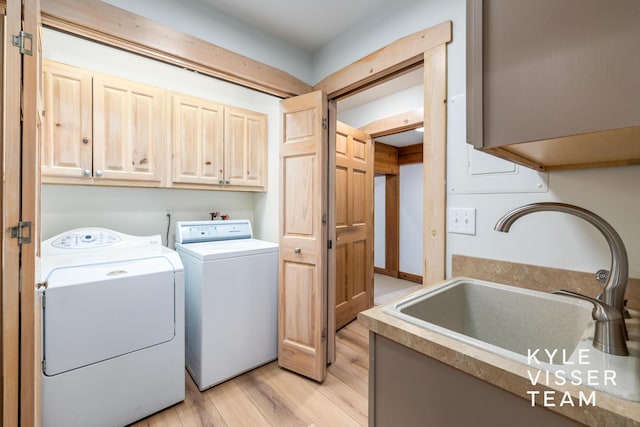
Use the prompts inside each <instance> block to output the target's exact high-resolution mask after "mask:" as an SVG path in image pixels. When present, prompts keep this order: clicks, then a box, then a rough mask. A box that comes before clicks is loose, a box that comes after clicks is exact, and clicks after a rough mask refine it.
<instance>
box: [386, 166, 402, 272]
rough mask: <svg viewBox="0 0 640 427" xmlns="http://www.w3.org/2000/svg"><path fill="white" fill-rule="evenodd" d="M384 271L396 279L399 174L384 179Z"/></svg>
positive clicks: (397, 268)
mask: <svg viewBox="0 0 640 427" xmlns="http://www.w3.org/2000/svg"><path fill="white" fill-rule="evenodd" d="M384 193H385V224H384V230H385V243H384V247H385V252H384V258H385V259H384V261H385V269H386V270H388V271H389V272H391V273H392V274H393V277H398V274H399V272H400V174H397V175H387V176H386V179H385V192H384Z"/></svg>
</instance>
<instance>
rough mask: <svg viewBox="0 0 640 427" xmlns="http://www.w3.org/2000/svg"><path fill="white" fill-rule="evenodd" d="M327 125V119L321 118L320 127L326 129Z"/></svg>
mask: <svg viewBox="0 0 640 427" xmlns="http://www.w3.org/2000/svg"><path fill="white" fill-rule="evenodd" d="M328 126H329V120H327V118H326V117H323V118H322V129H327V127H328Z"/></svg>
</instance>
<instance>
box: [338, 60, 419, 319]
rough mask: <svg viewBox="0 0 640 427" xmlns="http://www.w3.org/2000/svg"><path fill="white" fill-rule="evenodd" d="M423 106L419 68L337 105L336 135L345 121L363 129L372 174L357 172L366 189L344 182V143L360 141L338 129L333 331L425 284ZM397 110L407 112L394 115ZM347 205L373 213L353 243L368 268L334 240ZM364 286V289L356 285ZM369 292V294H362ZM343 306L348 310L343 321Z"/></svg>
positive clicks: (347, 174)
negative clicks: (365, 234) (365, 235)
mask: <svg viewBox="0 0 640 427" xmlns="http://www.w3.org/2000/svg"><path fill="white" fill-rule="evenodd" d="M423 105H424V70H423V67H417V68H415V69H413V70H412V71H410V72H407V73H404V74H402V75H400V76H395V77H394V78H392V79H390V80H388V81H386V82H384V83H382V84H380V85H376V86H374V87H368V88H367V89H366V90H364V91H362V92H359V93H357V94H355V95H353V96H350V97H348V98H346V99H344V98H343V99H340V100H339V101H338V102H337V108H336V110H337V119H338V129H340V128H341V127H344V123H348V124H349V125H354V124H355V125H356V126H358V127H359V130H360V131H364V135H361V136H360V138H361V139H365V138H366V139H368V144H369V145H370V148H369V149H368V150H369V151H371V153H369V152H367V153H365V151H364V150H361V152H362V154H363V156H364V155H365V154H366V155H370V156H372V157H373V158H374V162H373V163H374V164H373V166H372V167H373V173H371V172H369V173H368V174H367V173H365V170H364V169H365V168H364V167H362V168H361V171H362V174H361V176H362V177H366V179H367V180H368V182H367V183H366V185H364V187H366V189H367V191H360V192H354V191H353V188H352V182H350V179H351V177H352V176H353V175H351V173H352V170H351V169H349V168H346V167H344V166H347V165H348V163H347V162H346V161H345V160H346V157H345V156H348V155H349V154H348V153H347V152H350V150H349V149H348V148H349V147H344V145H345V144H350V143H356V144H357V143H358V140H357V139H349V138H344V137H343V135H342V133H341V132H340V130H338V132H337V136H336V150H335V151H336V172H335V173H336V177H335V180H336V184H335V198H336V201H335V211H334V212H335V216H336V239H337V242H336V243H337V244H336V248H335V249H336V274H335V277H336V280H335V289H336V317H337V319H336V325H335V326H336V329H339V328H340V327H342V326H343V325H345V324H346V323H348V322H349V321H351V320H353V319H354V318H355V317H356V316H357V313H358V312H359V311H362V309H366V308H369V307H371V306H373V305H378V304H380V303H383V302H388V301H390V300H392V299H394V298H395V297H400V296H402V295H403V294H405V293H408V292H413V291H415V290H417V289H419V288H420V287H421V284H422V282H423V276H424V263H423V253H424V251H423V238H422V236H423V212H424V211H423V187H424V185H423V175H424V174H423V170H424V153H423V152H424V150H423V144H424V132H423V122H424V110H423V108H422V106H423ZM401 111H409V112H408V113H400V116H398V112H401ZM390 113H395V115H393V116H390ZM418 128H421V130H422V132H420V131H418V130H417V129H418ZM355 166H356V167H357V165H355ZM368 191H370V192H371V194H370V195H369V194H368ZM369 197H370V198H371V200H369ZM348 199H350V200H349V203H347V202H346V200H348ZM353 206H361V209H367V210H371V211H370V212H366V215H363V216H362V218H363V219H362V222H363V223H364V222H366V220H367V219H370V220H371V221H372V222H373V224H371V226H370V227H369V228H368V230H369V231H368V232H369V233H370V236H369V239H368V240H365V239H363V238H360V240H359V242H362V243H363V245H362V246H363V247H364V248H366V250H365V251H364V252H365V253H366V256H370V257H371V258H372V259H371V260H366V262H359V261H358V259H357V256H358V255H360V256H362V255H361V254H357V253H354V251H353V248H352V247H351V246H348V245H345V242H342V241H340V235H344V234H345V233H344V231H345V226H350V225H351V221H352V220H353V218H351V216H352V215H351V211H350V209H352V208H353ZM401 236H404V237H401ZM368 245H371V248H368ZM354 261H355V264H356V265H355V266H354V265H353V263H354ZM362 268H370V271H362V270H361V269H362ZM362 280H369V281H370V283H357V282H358V281H362ZM358 292H359V293H360V294H359V295H358ZM367 292H369V293H370V295H365V294H366V293H367ZM358 298H360V299H361V300H363V299H366V300H368V301H369V304H368V305H366V306H362V304H357V305H356V304H354V303H353V302H352V301H355V300H356V299H358ZM349 304H351V305H352V307H351V310H349V311H348V316H349V317H346V315H345V309H346V308H347V307H348V306H349ZM356 309H359V310H356Z"/></svg>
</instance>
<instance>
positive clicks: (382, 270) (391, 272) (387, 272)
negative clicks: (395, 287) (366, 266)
mask: <svg viewBox="0 0 640 427" xmlns="http://www.w3.org/2000/svg"><path fill="white" fill-rule="evenodd" d="M373 272H374V273H377V274H383V275H385V276H391V277H396V278H397V277H398V272H397V271H394V270H388V269H386V268H382V267H373Z"/></svg>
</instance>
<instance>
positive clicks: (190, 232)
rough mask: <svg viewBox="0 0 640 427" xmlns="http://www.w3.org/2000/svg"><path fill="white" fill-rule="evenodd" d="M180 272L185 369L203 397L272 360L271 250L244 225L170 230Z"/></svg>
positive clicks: (274, 291) (188, 225) (274, 285)
mask: <svg viewBox="0 0 640 427" xmlns="http://www.w3.org/2000/svg"><path fill="white" fill-rule="evenodd" d="M176 251H177V252H178V253H179V254H180V257H181V258H182V262H183V264H184V268H185V293H186V334H187V336H186V347H187V351H186V366H187V370H188V371H189V373H190V374H191V376H192V377H193V379H194V381H195V382H196V383H197V384H198V387H199V388H200V390H205V389H207V388H209V387H212V386H214V385H216V384H219V383H221V382H223V381H226V380H228V379H230V378H233V377H235V376H237V375H240V374H242V373H243V372H246V371H249V370H251V369H253V368H256V367H258V366H261V365H263V364H265V363H268V362H270V361H273V360H275V359H276V358H277V357H278V245H277V244H275V243H271V242H266V241H263V240H258V239H254V238H253V233H252V230H251V223H250V221H248V220H228V221H191V222H178V223H177V224H176Z"/></svg>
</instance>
